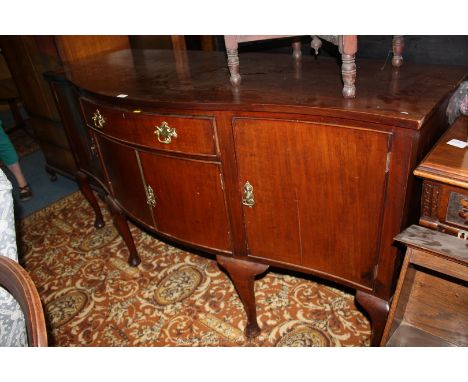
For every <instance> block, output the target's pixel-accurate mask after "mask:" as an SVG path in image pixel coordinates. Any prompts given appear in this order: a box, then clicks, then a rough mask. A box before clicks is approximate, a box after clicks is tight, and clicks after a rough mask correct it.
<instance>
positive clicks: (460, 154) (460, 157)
mask: <svg viewBox="0 0 468 382" xmlns="http://www.w3.org/2000/svg"><path fill="white" fill-rule="evenodd" d="M452 139H457V140H459V141H461V142H468V116H461V117H460V118H458V119H457V120H456V121H455V122H454V124H453V126H451V127H450V129H449V130H448V131H447V132H446V133H445V134H444V135H443V136H442V138H441V139H440V140H439V142H438V143H437V144H436V145H435V146H434V148H433V149H432V150H431V152H430V153H429V154H428V155H427V157H426V158H424V160H423V161H422V162H421V164H420V165H419V166H418V167H417V168H416V170H415V171H414V174H415V175H417V176H420V177H422V178H424V179H431V180H435V181H439V182H442V183H445V184H450V185H452V186H457V187H461V188H464V189H467V190H468V149H467V148H466V147H465V148H460V147H455V146H452V145H449V144H447V142H449V141H451V140H452Z"/></svg>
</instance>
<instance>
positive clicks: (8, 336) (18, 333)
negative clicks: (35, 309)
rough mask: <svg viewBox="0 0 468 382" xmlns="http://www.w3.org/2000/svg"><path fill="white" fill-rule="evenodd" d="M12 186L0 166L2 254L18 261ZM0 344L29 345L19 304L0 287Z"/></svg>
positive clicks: (0, 239) (0, 233) (0, 242)
mask: <svg viewBox="0 0 468 382" xmlns="http://www.w3.org/2000/svg"><path fill="white" fill-rule="evenodd" d="M11 190H12V186H11V183H10V181H9V180H8V179H7V177H6V176H5V174H4V172H3V171H2V169H1V168H0V255H3V256H6V257H9V258H10V259H13V260H16V261H18V252H17V248H16V231H15V218H14V213H13V198H12V196H11ZM0 346H28V342H27V334H26V323H25V320H24V315H23V312H22V311H21V308H20V306H19V304H18V303H17V302H16V300H15V299H14V298H13V296H12V295H11V294H10V293H8V292H7V291H6V290H5V289H3V288H2V287H0Z"/></svg>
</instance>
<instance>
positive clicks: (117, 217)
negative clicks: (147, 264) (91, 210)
mask: <svg viewBox="0 0 468 382" xmlns="http://www.w3.org/2000/svg"><path fill="white" fill-rule="evenodd" d="M106 201H107V204H108V205H109V208H110V210H111V213H112V218H113V219H114V225H115V228H117V231H119V234H120V236H122V239H123V241H124V242H125V244H126V245H127V248H128V250H129V252H130V255H129V256H128V264H129V265H130V266H132V267H136V266H138V265H139V264H140V263H141V259H140V256H138V252H137V249H136V247H135V242H134V241H133V237H132V233H131V232H130V228H128V223H127V217H126V215H125V213H124V212H123V211H122V209H121V208H120V207H119V205H118V204H117V203H116V201H115V200H114V199H113V198H112V197H111V196H109V195H107V196H106Z"/></svg>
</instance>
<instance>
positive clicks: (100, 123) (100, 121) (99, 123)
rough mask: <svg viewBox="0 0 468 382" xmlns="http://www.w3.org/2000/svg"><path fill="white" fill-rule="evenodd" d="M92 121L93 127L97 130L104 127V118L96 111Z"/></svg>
mask: <svg viewBox="0 0 468 382" xmlns="http://www.w3.org/2000/svg"><path fill="white" fill-rule="evenodd" d="M92 119H93V122H94V126H95V127H97V128H98V129H102V128H103V127H104V124H105V123H106V120H105V118H104V117H103V116H102V115H101V113H100V112H99V110H98V109H96V111H95V113H94V114H93V118H92Z"/></svg>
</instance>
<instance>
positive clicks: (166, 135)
mask: <svg viewBox="0 0 468 382" xmlns="http://www.w3.org/2000/svg"><path fill="white" fill-rule="evenodd" d="M154 133H155V134H156V135H157V137H158V141H159V142H161V143H165V144H166V145H168V144H169V143H171V141H172V138H177V132H176V129H175V128H172V127H169V125H168V124H167V122H163V123H161V126H159V127H156V130H155V131H154ZM161 137H162V138H163V139H161Z"/></svg>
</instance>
